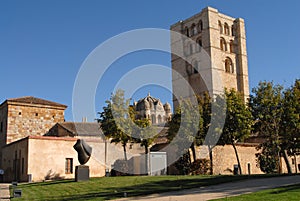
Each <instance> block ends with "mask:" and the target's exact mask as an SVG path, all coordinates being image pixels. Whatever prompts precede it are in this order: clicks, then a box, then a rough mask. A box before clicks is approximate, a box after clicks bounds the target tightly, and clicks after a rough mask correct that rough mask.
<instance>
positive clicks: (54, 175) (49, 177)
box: [45, 170, 65, 180]
mask: <svg viewBox="0 0 300 201" xmlns="http://www.w3.org/2000/svg"><path fill="white" fill-rule="evenodd" d="M64 178H65V177H63V176H60V174H59V173H55V172H53V171H52V170H49V171H48V173H47V175H46V176H45V180H62V179H64Z"/></svg>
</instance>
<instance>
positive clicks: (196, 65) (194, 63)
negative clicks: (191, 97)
mask: <svg viewBox="0 0 300 201" xmlns="http://www.w3.org/2000/svg"><path fill="white" fill-rule="evenodd" d="M192 66H193V73H194V74H196V73H198V69H199V66H198V61H196V60H195V61H193V62H192Z"/></svg>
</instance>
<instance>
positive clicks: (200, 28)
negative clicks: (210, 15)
mask: <svg viewBox="0 0 300 201" xmlns="http://www.w3.org/2000/svg"><path fill="white" fill-rule="evenodd" d="M202 30H203V22H202V20H200V21H199V24H198V32H199V33H201V32H202Z"/></svg>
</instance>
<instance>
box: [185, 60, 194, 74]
mask: <svg viewBox="0 0 300 201" xmlns="http://www.w3.org/2000/svg"><path fill="white" fill-rule="evenodd" d="M186 73H187V74H188V75H191V74H192V73H193V66H192V65H191V64H189V63H188V62H186Z"/></svg>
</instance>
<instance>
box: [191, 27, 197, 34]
mask: <svg viewBox="0 0 300 201" xmlns="http://www.w3.org/2000/svg"><path fill="white" fill-rule="evenodd" d="M196 34H197V27H196V25H195V24H192V26H191V36H194V35H196Z"/></svg>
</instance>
